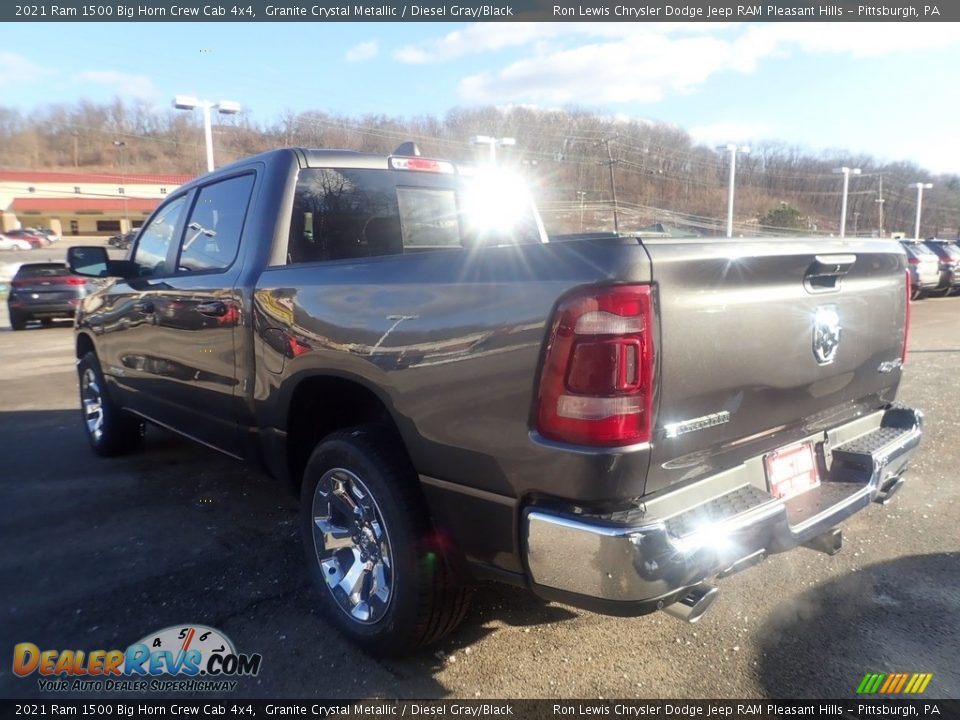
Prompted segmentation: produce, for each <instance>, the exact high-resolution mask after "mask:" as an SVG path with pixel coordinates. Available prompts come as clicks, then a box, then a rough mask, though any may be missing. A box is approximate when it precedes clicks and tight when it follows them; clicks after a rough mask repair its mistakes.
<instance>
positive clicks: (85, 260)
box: [67, 245, 136, 278]
mask: <svg viewBox="0 0 960 720" xmlns="http://www.w3.org/2000/svg"><path fill="white" fill-rule="evenodd" d="M67 266H68V267H69V268H70V272H72V273H73V274H74V275H82V276H83V277H94V278H107V277H119V278H126V277H131V276H132V275H134V274H135V273H136V267H135V265H134V263H132V262H128V261H127V260H111V259H110V256H109V255H107V249H106V248H103V247H96V246H88V245H83V246H77V247H71V248H67Z"/></svg>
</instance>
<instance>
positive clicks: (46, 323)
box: [40, 318, 53, 327]
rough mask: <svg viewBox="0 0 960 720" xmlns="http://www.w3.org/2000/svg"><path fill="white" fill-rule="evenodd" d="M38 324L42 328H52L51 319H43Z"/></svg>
mask: <svg viewBox="0 0 960 720" xmlns="http://www.w3.org/2000/svg"><path fill="white" fill-rule="evenodd" d="M40 324H41V325H43V326H44V327H53V319H52V318H43V319H42V320H41V321H40Z"/></svg>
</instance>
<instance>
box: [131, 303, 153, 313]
mask: <svg viewBox="0 0 960 720" xmlns="http://www.w3.org/2000/svg"><path fill="white" fill-rule="evenodd" d="M133 309H134V310H136V311H137V312H139V313H143V314H144V315H153V303H152V302H150V301H149V300H138V301H137V302H135V303H134V304H133Z"/></svg>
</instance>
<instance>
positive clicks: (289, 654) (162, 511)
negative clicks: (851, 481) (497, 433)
mask: <svg viewBox="0 0 960 720" xmlns="http://www.w3.org/2000/svg"><path fill="white" fill-rule="evenodd" d="M0 327H2V329H0V368H2V369H3V371H2V373H0V458H2V461H0V541H2V542H0V548H2V550H0V593H2V599H3V602H2V605H0V656H2V655H4V654H5V655H6V658H7V659H6V660H2V659H0V696H2V697H4V698H14V697H16V698H36V697H47V698H50V697H51V694H50V693H44V692H41V691H40V690H39V688H38V684H37V679H36V675H34V676H32V677H31V678H27V679H22V678H18V677H16V676H14V675H13V673H12V671H11V665H12V664H11V661H10V658H11V655H12V652H13V646H14V644H15V643H19V642H32V643H35V644H36V645H38V646H39V647H40V648H42V649H67V648H73V649H86V650H93V649H112V648H120V649H122V648H125V647H127V645H129V644H130V643H133V642H136V641H137V640H139V639H140V638H142V637H144V636H146V635H147V634H148V633H150V632H152V631H155V630H160V629H162V628H165V627H168V626H172V625H179V624H185V623H199V624H204V625H208V626H212V627H214V628H218V629H219V630H221V631H223V632H224V633H225V634H226V635H228V636H229V637H230V638H231V639H232V640H233V642H234V644H235V645H236V647H237V649H238V650H239V651H241V652H246V653H253V652H257V653H261V654H262V656H263V664H262V669H261V671H260V674H259V675H258V676H257V677H256V678H247V679H243V680H241V682H240V686H239V687H238V689H237V690H236V691H235V692H234V693H232V694H230V695H226V696H224V697H227V698H230V697H264V698H298V697H326V698H368V697H370V698H372V697H377V698H380V697H385V698H474V697H486V698H518V697H548V698H550V697H554V698H558V697H564V698H598V697H602V698H636V697H642V698H646V697H661V698H689V697H703V698H724V697H730V698H739V697H751V698H752V697H773V698H792V697H853V696H854V693H855V690H856V687H857V685H858V684H859V682H860V680H861V679H862V678H863V676H864V674H865V673H867V672H932V673H933V680H932V681H931V682H930V684H929V686H928V688H927V691H926V694H925V696H926V697H939V698H958V697H960V671H958V667H957V657H958V654H957V648H958V647H960V532H958V526H960V523H958V520H960V480H958V477H957V468H958V467H960V442H958V440H957V439H958V437H960V414H958V413H957V409H956V407H955V405H956V402H955V397H956V396H957V391H958V390H957V389H958V383H960V379H958V374H957V365H958V361H960V298H942V299H939V298H938V299H929V300H924V301H922V302H918V303H915V304H914V307H913V323H912V330H911V351H910V357H909V360H908V365H907V369H906V373H905V379H904V382H903V384H902V386H901V392H900V398H901V400H903V401H904V402H906V403H909V404H912V405H914V406H916V407H919V408H921V409H923V410H924V411H925V413H926V416H927V424H926V432H925V435H924V440H923V444H922V446H921V449H920V451H919V454H918V456H917V459H916V460H915V462H914V463H913V466H912V470H911V472H910V473H909V475H908V480H907V484H906V486H905V488H904V489H903V490H902V491H901V492H900V493H899V495H898V496H897V498H896V500H895V501H894V503H893V504H892V505H889V506H887V507H880V506H872V507H871V508H869V509H867V510H865V511H863V512H861V513H859V514H857V515H856V516H854V517H853V518H852V519H851V520H849V521H848V522H847V523H845V525H844V540H845V546H844V549H843V551H842V552H841V553H840V554H839V555H837V556H835V557H827V556H825V555H822V554H819V553H815V552H813V551H810V550H806V549H798V550H796V551H793V552H790V553H787V554H784V555H779V556H775V557H773V558H771V559H769V560H767V561H766V562H764V563H763V564H762V565H761V566H760V567H758V568H754V569H751V570H748V571H746V572H743V573H740V574H738V575H735V576H733V577H729V578H726V579H724V580H720V581H719V582H718V586H719V587H720V595H719V599H718V600H717V602H716V603H715V604H714V606H713V608H712V609H711V611H710V612H708V613H707V615H706V616H705V617H704V619H703V620H702V621H701V622H700V623H699V624H696V625H688V624H684V623H681V622H679V621H678V620H676V619H673V618H671V617H668V616H666V615H664V614H663V613H657V614H654V615H649V616H646V617H640V618H629V619H623V618H613V617H604V616H600V615H595V614H592V613H589V612H586V611H581V610H576V609H573V608H570V607H566V606H564V605H560V604H555V603H549V604H548V603H544V602H541V601H539V600H537V599H535V598H534V597H533V596H532V595H530V594H528V593H526V592H523V591H521V590H518V589H515V588H510V587H506V586H499V585H496V584H483V585H480V586H479V587H478V588H477V591H476V594H475V597H474V602H473V608H472V611H471V612H470V614H469V616H468V618H467V620H466V621H465V622H464V624H463V625H462V626H461V627H460V628H459V629H458V630H457V631H456V632H455V633H454V634H453V635H452V636H450V637H449V638H447V639H446V640H445V641H443V642H442V643H441V644H440V645H439V646H437V647H433V648H431V649H429V650H425V651H423V652H422V653H420V654H419V655H416V656H414V657H411V658H406V659H402V660H389V661H380V660H374V659H371V658H369V657H367V656H366V655H364V654H362V653H360V652H359V651H357V650H356V649H354V648H353V647H352V646H351V645H349V644H348V643H346V642H345V641H343V640H342V639H341V638H340V637H339V636H338V635H337V634H336V633H335V632H334V631H333V630H332V629H331V628H330V627H329V626H328V625H327V624H326V623H325V622H324V621H323V620H322V619H321V617H320V616H319V615H318V613H317V610H316V602H315V597H314V595H313V590H312V589H311V588H310V587H309V586H308V582H307V579H306V574H305V572H304V569H303V567H302V561H301V548H300V545H299V541H298V536H297V529H296V506H297V500H296V498H295V497H294V496H293V494H292V493H291V492H290V491H289V490H288V489H287V488H285V487H284V486H282V485H281V484H280V483H277V482H275V481H274V480H272V479H271V478H269V477H267V476H266V475H264V474H262V473H260V472H259V471H257V470H254V469H250V468H247V467H245V466H243V465H242V464H239V463H237V462H235V461H233V460H230V459H228V458H225V457H222V456H220V455H219V454H217V453H216V452H214V451H212V450H208V449H206V448H203V447H199V446H196V445H193V444H191V443H190V442H188V441H187V440H183V439H180V438H178V437H176V436H174V435H172V434H169V433H167V432H163V431H160V430H156V429H151V430H150V431H149V433H148V438H147V443H146V448H145V451H144V452H142V453H140V454H138V455H135V456H131V457H126V458H121V459H114V460H102V459H98V458H96V457H94V456H93V455H92V453H91V452H90V451H89V449H88V447H87V445H86V440H85V438H84V435H83V433H82V431H81V426H80V416H79V411H78V410H77V389H76V377H75V371H74V366H73V355H72V351H71V348H72V332H71V329H70V328H69V325H68V324H67V325H59V326H57V327H55V328H52V329H40V328H37V329H28V330H27V331H24V332H16V333H14V332H11V331H10V330H9V325H8V323H7V321H6V312H5V308H3V310H2V311H0ZM574 570H575V569H573V568H571V571H574ZM75 696H80V697H93V696H96V693H94V694H92V695H91V694H87V695H78V694H75V693H66V694H57V695H56V697H75ZM110 697H127V695H120V696H117V695H111V696H110Z"/></svg>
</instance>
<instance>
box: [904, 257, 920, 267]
mask: <svg viewBox="0 0 960 720" xmlns="http://www.w3.org/2000/svg"><path fill="white" fill-rule="evenodd" d="M907 262H908V263H910V264H911V265H919V264H920V258H918V257H914V256H913V255H908V256H907Z"/></svg>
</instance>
